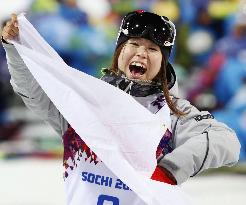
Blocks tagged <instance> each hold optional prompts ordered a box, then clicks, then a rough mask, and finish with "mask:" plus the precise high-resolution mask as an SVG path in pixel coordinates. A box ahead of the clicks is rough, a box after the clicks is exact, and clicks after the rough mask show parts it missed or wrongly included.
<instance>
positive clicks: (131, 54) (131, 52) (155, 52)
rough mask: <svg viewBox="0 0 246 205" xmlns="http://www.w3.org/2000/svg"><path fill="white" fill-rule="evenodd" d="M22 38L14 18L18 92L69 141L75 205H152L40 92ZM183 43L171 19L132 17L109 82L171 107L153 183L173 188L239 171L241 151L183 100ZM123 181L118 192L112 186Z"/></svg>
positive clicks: (10, 28)
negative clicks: (212, 172)
mask: <svg viewBox="0 0 246 205" xmlns="http://www.w3.org/2000/svg"><path fill="white" fill-rule="evenodd" d="M18 35H19V29H18V21H17V17H16V15H12V19H11V20H10V21H8V22H7V24H6V26H5V27H4V28H3V32H2V41H3V45H4V48H5V50H6V54H7V59H8V65H9V66H8V67H9V70H10V73H11V84H12V86H13V89H14V91H15V92H16V93H17V94H19V95H20V97H21V98H22V99H23V101H24V102H25V104H26V106H27V107H29V108H30V109H31V110H33V111H34V112H35V113H37V114H38V115H39V116H41V117H42V118H43V120H45V121H47V122H49V124H50V125H51V126H52V127H53V128H54V129H55V130H56V131H57V133H59V134H60V135H61V136H63V144H64V168H65V173H64V179H65V184H66V188H67V189H66V190H67V198H68V204H72V205H75V204H81V203H83V204H88V205H92V204H93V205H94V204H98V205H100V204H101V205H102V204H104V202H106V201H109V202H112V204H114V205H117V204H134V205H143V204H145V203H144V202H143V201H142V200H141V199H140V198H138V196H137V195H136V194H135V193H134V192H133V191H131V190H130V189H129V187H128V186H127V184H124V183H123V182H122V181H121V180H120V179H117V177H116V176H115V175H114V174H113V173H112V172H111V171H110V170H109V169H108V168H107V167H106V166H105V165H104V164H103V162H102V161H101V160H99V159H98V157H97V155H96V153H94V152H93V151H92V150H91V149H90V148H89V147H88V146H87V145H86V144H85V142H84V141H83V140H82V139H81V138H80V136H79V135H78V134H77V133H76V131H75V130H74V129H73V127H72V126H70V125H69V123H68V122H67V120H66V119H65V118H64V117H63V116H62V115H61V113H60V112H59V110H58V109H57V108H56V106H55V105H54V104H53V103H52V102H51V100H50V99H49V98H48V96H47V95H46V94H45V92H44V91H43V90H42V88H41V87H40V86H39V85H38V83H37V81H36V80H35V79H34V78H33V76H32V74H31V73H30V72H29V71H28V69H27V67H26V65H25V63H24V62H23V60H22V59H21V58H20V56H19V54H18V53H17V51H16V49H15V47H14V46H13V45H12V44H9V43H7V41H8V40H11V39H14V38H16V37H17V36H18ZM175 36H176V30H175V26H174V24H173V23H172V22H171V21H170V20H169V19H168V18H167V17H165V16H159V15H157V14H154V13H150V12H146V11H142V10H139V11H134V12H130V13H128V14H127V15H126V16H125V17H124V19H123V20H122V24H121V27H120V30H119V34H118V38H117V43H116V49H115V53H114V56H113V60H112V65H111V67H110V68H108V69H104V71H103V72H104V75H103V76H102V78H101V79H102V80H103V81H105V82H107V83H109V84H111V85H114V86H116V87H117V88H119V89H121V90H123V91H125V92H126V93H128V94H129V95H131V96H132V97H133V98H134V99H135V100H136V101H137V102H138V103H140V104H142V105H143V106H144V107H146V108H147V109H148V110H150V111H151V112H152V113H155V114H156V113H158V112H159V111H160V110H161V109H162V108H163V106H164V105H166V104H167V105H168V108H169V109H170V116H169V118H170V122H171V123H170V128H169V129H168V130H167V131H166V132H165V133H163V138H162V139H161V141H160V143H159V146H158V147H157V148H156V149H157V151H156V157H157V164H158V165H157V167H156V169H155V171H154V173H153V175H152V179H153V180H157V181H161V182H165V183H169V184H173V185H175V184H181V183H183V182H185V181H186V180H187V179H188V178H189V177H192V176H195V175H196V174H198V173H200V172H202V171H203V170H205V169H208V168H216V167H221V166H224V165H227V166H231V165H233V164H235V163H236V162H237V161H238V157H239V151H240V144H239V142H238V140H237V137H236V135H235V133H234V132H233V131H232V130H231V129H230V128H228V127H227V126H226V125H225V124H223V123H220V122H218V121H216V120H215V119H214V117H213V116H212V115H211V114H210V113H208V112H206V111H199V110H198V109H197V108H195V107H194V106H192V105H191V104H190V103H189V102H188V101H186V100H185V99H180V98H178V96H177V94H176V93H175V91H176V88H177V82H176V75H175V71H174V69H173V67H172V65H171V64H170V62H169V61H168V59H169V56H170V52H171V50H172V47H173V45H174V41H175ZM119 109H120V108H119ZM115 112H118V110H115ZM83 153H86V155H83ZM112 154H113V153H112ZM81 178H82V181H83V182H84V183H81ZM115 181H116V184H117V186H116V185H114V186H113V185H112V183H113V182H115Z"/></svg>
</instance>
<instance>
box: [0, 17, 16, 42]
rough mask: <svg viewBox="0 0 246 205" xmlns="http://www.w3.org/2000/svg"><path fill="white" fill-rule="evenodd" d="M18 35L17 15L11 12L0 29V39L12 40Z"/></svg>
mask: <svg viewBox="0 0 246 205" xmlns="http://www.w3.org/2000/svg"><path fill="white" fill-rule="evenodd" d="M18 35H19V28H18V20H17V15H16V14H12V15H11V19H10V20H9V21H7V23H6V25H5V26H4V27H3V30H2V39H3V40H5V41H7V40H12V39H14V38H16V37H18Z"/></svg>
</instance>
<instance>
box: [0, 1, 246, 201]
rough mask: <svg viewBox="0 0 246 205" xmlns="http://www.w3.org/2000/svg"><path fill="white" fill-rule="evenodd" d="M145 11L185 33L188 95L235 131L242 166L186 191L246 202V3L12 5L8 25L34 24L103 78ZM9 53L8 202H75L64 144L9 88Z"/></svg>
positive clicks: (2, 106)
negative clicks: (67, 190) (66, 187)
mask: <svg viewBox="0 0 246 205" xmlns="http://www.w3.org/2000/svg"><path fill="white" fill-rule="evenodd" d="M137 9H144V10H148V11H152V12H155V13H158V14H159V15H166V16H168V17H169V18H170V19H171V20H172V21H173V22H174V23H175V25H176V28H177V38H176V46H175V48H174V49H173V51H172V56H171V59H172V62H173V64H174V67H175V70H176V73H177V76H178V81H179V87H180V95H181V96H182V97H184V98H187V99H188V100H189V101H191V103H192V104H194V105H195V106H197V107H198V108H199V109H200V110H208V111H210V112H211V113H212V114H213V115H214V116H215V118H216V119H218V120H219V121H222V122H224V123H226V124H227V125H228V126H230V127H231V128H233V129H234V130H235V131H236V133H237V135H238V138H239V140H240V143H241V146H242V148H241V153H240V161H239V163H238V165H236V166H234V167H231V168H220V169H215V170H209V171H208V172H205V173H204V174H202V175H199V176H196V177H194V178H192V179H190V180H188V182H186V183H184V185H183V188H184V190H185V191H186V192H187V193H188V194H189V195H190V196H191V197H192V198H193V199H194V202H195V204H200V205H203V204H216V205H219V204H223V205H227V204H232V203H236V204H237V205H240V204H242V205H245V204H246V187H245V185H246V1H245V0H138V1H132V0H124V1H123V0H122V1H120V0H93V1H89V0H18V1H16V0H2V1H0V22H1V24H2V25H4V24H5V22H6V21H7V20H8V19H9V17H10V14H11V13H13V12H14V13H20V12H25V13H26V17H27V18H28V19H29V21H30V22H31V23H32V24H33V25H34V26H35V28H36V29H37V30H38V31H39V32H40V33H41V35H42V36H43V37H44V38H45V39H46V41H48V43H49V44H50V45H51V46H52V47H53V48H54V49H55V50H56V51H57V52H58V53H59V54H60V56H61V57H62V58H63V59H64V60H65V62H66V63H67V64H69V65H70V66H72V67H74V68H77V69H79V70H81V71H83V72H86V73H88V74H90V75H93V76H96V77H100V75H101V72H100V70H101V68H103V67H108V66H109V65H110V63H111V57H112V54H113V51H114V47H115V41H116V38H117V33H118V28H119V25H120V22H121V19H122V17H123V16H124V14H126V13H127V12H129V11H132V10H137ZM9 80H10V76H9V73H8V69H7V64H6V59H5V51H4V49H3V47H2V46H0V183H1V186H0V204H1V205H24V204H25V205H29V204H30V205H31V204H32V205H36V204H40V205H41V204H42V205H44V204H45V205H56V204H57V205H58V204H65V199H64V191H63V184H62V152H63V148H62V144H61V139H60V138H59V136H57V134H56V133H55V132H54V131H53V130H52V129H51V128H50V127H49V125H47V124H45V123H44V122H42V121H41V120H40V119H39V118H38V117H37V116H35V115H33V114H32V113H31V112H30V111H29V110H27V109H26V108H25V107H24V105H23V103H22V102H21V100H20V98H19V97H18V96H17V95H15V94H14V93H13V91H12V88H11V86H10V83H9Z"/></svg>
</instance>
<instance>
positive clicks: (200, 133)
mask: <svg viewBox="0 0 246 205" xmlns="http://www.w3.org/2000/svg"><path fill="white" fill-rule="evenodd" d="M177 105H178V107H179V109H180V110H182V111H184V112H187V111H189V113H188V114H187V115H186V116H182V117H180V118H177V117H176V116H174V115H172V116H171V118H172V130H173V137H174V145H175V149H174V150H173V151H172V152H171V153H169V154H167V155H166V156H164V157H163V158H162V159H161V160H160V161H159V165H160V166H163V167H165V168H166V169H167V170H169V171H170V172H171V173H172V174H173V176H174V177H175V178H176V180H177V183H178V184H181V183H183V182H185V181H186V180H187V179H188V178H189V177H191V176H195V175H196V174H198V173H200V172H202V171H203V170H205V169H208V168H217V167H221V166H232V165H234V164H235V163H236V162H237V161H238V159H239V153H240V143H239V141H238V139H237V136H236V134H235V132H234V131H233V130H231V129H230V128H229V127H227V126H226V125H225V124H223V123H221V122H218V121H216V120H215V119H213V116H212V115H211V114H210V113H209V112H206V111H201V112H200V111H199V110H198V109H197V108H195V107H194V106H192V105H191V104H190V103H189V102H188V101H186V100H183V99H178V100H177Z"/></svg>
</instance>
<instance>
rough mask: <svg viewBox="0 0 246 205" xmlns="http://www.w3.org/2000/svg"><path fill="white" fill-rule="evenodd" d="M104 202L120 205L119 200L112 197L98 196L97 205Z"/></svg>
mask: <svg viewBox="0 0 246 205" xmlns="http://www.w3.org/2000/svg"><path fill="white" fill-rule="evenodd" d="M104 201H109V202H112V203H113V204H112V205H120V202H119V199H118V198H117V197H114V196H108V195H99V197H98V201H97V205H103V204H104Z"/></svg>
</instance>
